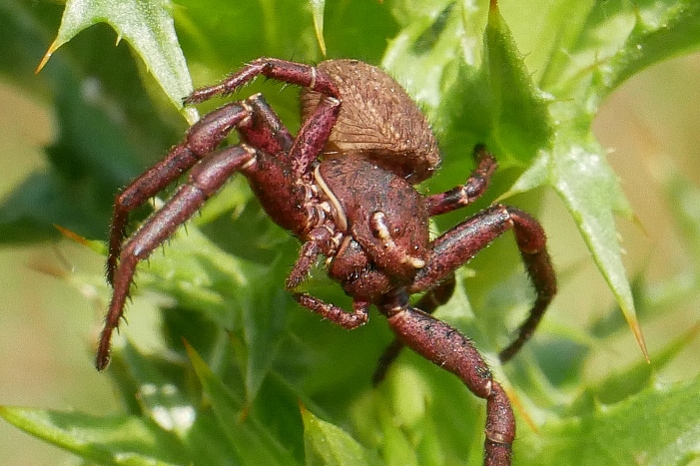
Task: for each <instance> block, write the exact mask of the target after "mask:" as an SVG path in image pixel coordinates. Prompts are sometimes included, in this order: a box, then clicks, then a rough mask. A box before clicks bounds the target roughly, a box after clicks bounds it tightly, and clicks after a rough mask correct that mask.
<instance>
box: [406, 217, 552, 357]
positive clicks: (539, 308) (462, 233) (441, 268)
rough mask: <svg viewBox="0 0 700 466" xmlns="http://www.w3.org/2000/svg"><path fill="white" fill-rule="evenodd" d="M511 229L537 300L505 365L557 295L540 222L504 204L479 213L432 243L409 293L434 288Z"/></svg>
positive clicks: (506, 353)
mask: <svg viewBox="0 0 700 466" xmlns="http://www.w3.org/2000/svg"><path fill="white" fill-rule="evenodd" d="M511 229H512V230H513V232H514V233H515V240H516V243H517V245H518V249H519V250H520V255H521V257H522V259H523V262H524V264H525V269H526V271H527V274H528V276H529V277H530V280H531V282H532V284H533V287H534V289H535V293H536V295H537V298H536V300H535V303H534V304H533V306H532V308H531V309H530V313H529V316H528V318H527V319H526V320H525V322H523V324H521V326H520V329H519V332H518V336H517V337H516V339H515V340H514V341H513V342H512V343H511V344H510V345H509V346H508V347H506V348H505V349H504V350H503V351H501V353H500V354H499V357H500V359H501V361H502V362H506V361H508V360H509V359H510V358H512V357H513V356H514V355H515V354H516V353H517V352H518V350H519V349H520V348H521V347H522V346H523V344H524V343H525V342H526V341H527V340H528V339H529V338H530V336H531V335H532V333H533V332H534V330H535V328H536V327H537V324H538V323H539V321H540V320H541V318H542V315H543V314H544V312H545V310H546V309H547V306H548V305H549V303H550V302H551V301H552V299H553V298H554V295H555V294H556V292H557V280H556V276H555V274H554V268H553V266H552V262H551V260H550V257H549V254H548V253H547V248H546V241H547V240H546V236H545V233H544V230H543V229H542V226H541V225H540V224H539V223H538V222H537V220H535V219H534V218H532V217H531V216H530V215H528V214H526V213H525V212H523V211H521V210H518V209H515V208H513V207H508V206H504V205H500V204H496V205H493V206H491V207H489V208H488V209H485V210H483V211H481V212H479V213H477V214H476V215H475V216H473V217H471V218H469V219H467V220H465V221H464V222H462V223H460V224H459V225H457V226H456V227H454V228H452V229H451V230H449V231H448V232H446V233H444V234H443V235H442V236H439V237H438V238H436V239H435V240H434V241H433V242H432V253H431V255H430V257H429V258H428V261H427V264H426V266H425V267H424V268H422V269H421V270H419V271H418V273H417V274H416V278H415V280H414V282H413V284H412V285H411V286H410V287H409V290H408V291H409V292H410V293H418V292H420V291H423V290H428V289H430V288H431V287H433V286H435V284H436V283H440V282H441V281H442V280H443V279H444V278H445V277H447V276H448V275H450V274H451V273H453V272H454V270H455V269H457V268H458V267H460V266H462V265H463V264H465V263H467V262H468V261H469V260H470V259H471V258H473V257H474V256H475V255H476V254H477V253H478V252H479V251H480V250H482V249H484V248H485V247H486V246H488V245H489V244H490V243H491V242H492V241H493V240H494V239H496V238H497V237H499V236H501V235H502V234H503V233H505V232H506V231H508V230H511Z"/></svg>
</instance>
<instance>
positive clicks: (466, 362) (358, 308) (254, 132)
mask: <svg viewBox="0 0 700 466" xmlns="http://www.w3.org/2000/svg"><path fill="white" fill-rule="evenodd" d="M258 75H263V76H265V77H267V78H271V79H275V80H278V81H282V82H285V83H288V84H293V85H297V86H300V87H302V93H301V107H302V125H301V128H300V130H299V131H298V133H297V135H296V136H292V135H291V134H290V132H289V131H288V130H287V129H286V128H285V127H284V125H283V124H282V123H281V121H280V119H279V118H278V117H277V115H276V114H275V112H274V111H273V110H272V109H271V108H270V107H269V106H268V104H267V103H266V102H265V99H264V98H263V96H262V95H260V94H256V95H253V96H251V97H249V98H247V99H245V100H241V101H238V102H233V103H229V104H226V105H224V106H222V107H220V108H218V109H217V110H214V111H212V112H211V113H209V114H207V115H205V116H204V117H203V118H202V119H201V120H200V121H199V122H197V123H195V124H194V125H193V126H192V127H191V128H190V129H189V130H188V131H187V134H186V136H185V138H184V140H183V141H182V142H181V143H180V144H178V145H176V146H174V147H173V148H172V149H171V150H170V152H169V153H168V155H167V156H166V157H165V158H164V159H163V160H161V161H160V162H158V163H157V164H156V165H155V166H153V167H152V168H150V169H149V170H148V171H146V172H145V173H144V174H142V175H141V176H139V177H138V178H136V180H134V181H133V182H132V183H131V184H130V185H129V186H127V187H126V188H125V189H124V190H123V191H122V192H121V193H119V194H118V195H117V197H116V202H115V207H114V216H113V219H112V225H111V229H110V240H109V257H108V261H107V279H108V281H109V283H110V284H111V285H112V286H113V288H114V292H113V296H112V300H111V303H110V306H109V311H108V314H107V318H106V323H105V327H104V330H103V331H102V334H101V337H100V341H99V349H98V352H97V359H96V365H97V368H98V369H99V370H103V369H105V367H106V366H107V364H108V363H109V358H110V340H111V335H112V332H113V331H114V329H115V328H117V325H118V324H119V321H120V318H121V317H122V313H123V310H124V303H125V300H126V298H127V297H128V295H129V288H130V285H131V282H132V279H133V275H134V272H135V269H136V266H137V264H138V263H139V262H140V261H142V260H144V259H146V258H147V257H148V256H149V254H150V253H151V252H152V251H153V250H154V249H156V248H157V247H158V246H159V245H161V244H162V243H163V242H164V241H165V240H166V239H167V238H168V237H169V236H171V235H172V234H173V232H174V231H175V230H176V229H177V228H178V227H179V226H180V225H182V224H183V223H184V222H185V221H187V219H189V218H190V217H191V216H192V215H193V214H194V213H195V212H197V210H198V209H199V208H200V207H201V206H202V205H203V204H204V203H205V202H206V201H207V199H209V198H210V197H211V196H212V195H214V194H215V193H216V192H217V191H218V190H219V189H220V188H221V187H222V186H223V185H224V183H226V181H227V180H228V179H229V178H231V177H232V176H233V175H235V174H236V173H241V174H242V175H243V176H245V177H246V178H247V179H248V182H249V183H250V186H251V188H252V190H253V192H254V193H255V195H256V196H257V198H258V199H259V201H260V203H261V205H262V206H263V208H264V209H265V211H266V212H267V214H268V215H269V217H270V218H271V219H272V220H273V221H274V222H275V223H277V224H278V225H280V226H281V227H283V228H285V229H286V230H289V231H290V232H291V233H292V234H293V235H294V236H296V237H297V238H298V239H299V240H300V241H301V243H302V247H301V251H300V253H299V258H298V260H297V262H296V264H295V265H294V267H293V268H292V270H291V272H290V274H289V276H288V278H287V281H286V284H285V286H286V288H287V290H289V291H290V292H292V293H294V297H295V299H296V300H297V301H298V302H299V304H301V305H302V306H303V307H306V308H308V309H310V310H311V311H313V312H315V313H317V314H319V315H320V316H322V317H323V318H325V319H327V320H329V321H331V322H333V323H335V324H337V325H340V326H341V327H343V328H346V329H353V328H356V327H358V326H360V325H363V324H364V323H365V322H367V318H368V310H369V307H370V305H375V306H376V307H377V308H378V309H379V312H381V313H382V314H384V315H385V316H386V317H387V319H388V322H389V326H390V327H391V329H392V330H393V332H394V333H395V334H396V337H397V340H396V341H395V342H394V344H392V346H391V347H390V348H389V349H388V350H387V352H386V353H385V354H384V356H383V357H382V358H381V361H380V366H379V368H378V370H377V373H376V374H375V381H379V380H381V378H383V376H384V373H385V372H386V370H387V367H388V366H389V363H390V362H391V360H392V359H393V358H395V357H396V355H397V354H398V351H399V350H400V349H401V348H402V347H403V346H404V345H406V346H408V347H409V348H411V349H412V350H414V351H416V352H417V353H419V354H420V355H422V356H423V357H425V358H426V359H428V360H429V361H432V362H433V363H435V364H437V365H438V366H440V367H442V368H444V369H446V370H448V371H450V372H452V373H454V374H455V375H457V377H459V378H460V379H461V380H462V381H463V382H464V384H465V385H466V386H467V388H468V389H469V390H470V391H471V392H472V393H474V394H475V395H476V396H478V397H480V398H485V399H486V401H487V420H486V439H485V444H484V449H485V459H484V464H487V465H510V464H511V445H512V442H513V439H514V437H515V419H514V416H513V411H512V408H511V404H510V401H509V400H508V397H507V395H506V393H505V391H504V390H503V388H502V387H501V385H499V383H498V382H496V381H495V380H494V379H493V377H492V375H491V371H490V370H489V368H488V366H487V365H486V363H485V362H484V360H483V358H482V357H481V355H480V354H479V352H478V351H477V349H476V348H475V347H474V345H473V343H472V342H471V340H469V339H468V338H467V337H465V336H464V335H462V334H461V333H460V332H459V331H457V330H456V329H454V328H453V327H451V326H450V325H448V324H446V323H444V322H442V321H440V320H438V319H436V318H434V317H432V316H431V315H430V313H431V312H432V311H434V310H435V309H436V308H437V307H438V306H439V305H441V304H443V303H445V302H447V300H448V299H449V298H450V296H451V294H452V290H453V288H454V272H455V270H456V269H457V268H459V267H460V266H462V265H463V264H465V263H466V262H468V261H469V260H470V259H471V258H472V257H473V256H474V255H475V254H477V253H478V252H479V251H480V250H481V249H483V248H484V247H486V246H487V245H488V244H489V243H491V242H492V241H493V240H494V239H495V238H497V237H498V236H500V235H501V234H503V233H504V232H505V231H507V230H513V232H514V233H515V239H516V242H517V245H518V248H519V250H520V253H521V256H522V259H523V262H524V263H525V268H526V270H527V273H528V275H529V277H530V279H531V281H532V284H533V286H534V288H535V291H536V295H537V297H536V301H535V303H534V305H533V307H532V309H531V311H530V314H529V316H528V318H527V319H526V320H525V322H524V323H523V324H522V325H521V327H520V330H519V334H518V336H517V337H516V339H515V340H514V341H513V342H512V343H511V344H510V345H509V346H508V347H507V348H506V349H504V350H503V351H502V352H501V353H500V359H501V361H503V362H505V361H507V360H509V359H510V358H511V357H513V356H514V355H515V354H516V353H517V352H518V350H519V349H520V348H521V346H522V345H523V343H525V342H526V341H527V340H528V339H529V338H530V336H531V334H532V332H533V331H534V330H535V327H536V326H537V324H538V322H539V321H540V318H541V317H542V315H543V313H544V311H545V309H546V308H547V306H548V304H549V303H550V301H551V300H552V298H553V296H554V294H555V293H556V278H555V275H554V271H553V268H552V264H551V261H550V258H549V255H548V254H547V250H546V246H545V242H546V239H545V234H544V231H543V230H542V227H541V226H540V225H539V223H538V222H537V221H536V220H535V219H533V218H532V217H531V216H530V215H528V214H526V213H525V212H522V211H520V210H518V209H515V208H512V207H508V206H504V205H501V204H496V205H492V206H491V207H489V208H487V209H485V210H482V211H481V212H479V213H477V214H476V215H474V216H472V217H470V218H468V219H466V220H465V221H463V222H462V223H460V224H458V225H457V226H455V227H454V228H452V229H451V230H449V231H447V232H446V233H444V234H442V235H440V236H438V237H437V238H435V239H433V240H431V239H430V237H429V228H428V220H429V218H430V217H432V216H435V215H440V214H443V213H446V212H450V211H453V210H455V209H458V208H461V207H464V206H467V205H469V204H471V203H472V202H473V201H474V200H475V199H477V198H478V197H479V196H481V195H482V194H483V193H484V191H485V190H486V188H487V187H488V184H489V181H490V178H491V176H492V174H493V172H494V170H495V169H496V162H495V160H494V158H493V156H492V155H491V154H490V153H489V152H488V151H487V150H486V148H485V147H484V146H477V147H476V149H475V150H474V156H475V159H476V163H477V166H476V168H475V169H474V171H473V172H472V173H471V174H470V176H469V177H468V178H467V180H466V182H465V183H464V184H463V185H461V186H458V187H456V188H454V189H451V190H449V191H446V192H444V193H439V194H433V195H429V196H424V195H422V194H420V193H419V192H418V191H417V190H416V189H415V188H414V186H413V185H414V184H416V183H419V182H421V181H424V180H426V179H427V178H429V177H430V176H431V175H432V174H433V173H434V171H435V169H436V167H437V166H438V164H439V162H440V153H439V150H438V146H437V143H436V140H435V137H434V135H433V133H432V132H431V130H430V127H429V125H428V123H427V121H426V119H425V117H424V116H423V115H422V113H421V112H420V110H419V109H418V107H417V106H416V105H415V103H414V102H413V101H412V100H411V99H410V98H409V96H408V95H407V94H406V92H405V91H404V90H403V89H402V88H401V87H400V86H399V85H398V84H397V83H396V82H395V81H394V80H393V79H392V78H390V77H389V76H388V75H387V74H386V73H384V72H383V71H381V70H380V69H378V68H376V67H374V66H371V65H368V64H366V63H363V62H361V61H357V60H328V61H324V62H321V63H319V64H318V65H316V66H310V65H305V64H299V63H294V62H289V61H284V60H278V59H272V58H260V59H258V60H255V61H253V62H250V63H248V64H247V65H246V66H245V67H243V68H242V69H241V70H240V71H238V72H235V73H233V74H232V75H230V76H229V77H228V78H226V79H225V80H223V81H222V82H221V83H219V84H216V85H214V86H211V87H205V88H202V89H198V90H196V91H194V92H193V93H192V94H191V95H190V96H189V97H187V99H186V100H185V103H186V104H195V103H199V102H203V101H205V100H208V99H210V98H212V97H214V96H217V95H226V94H230V93H232V92H234V91H236V90H237V89H238V88H240V87H241V86H242V85H244V84H246V83H248V82H249V81H251V80H252V79H254V78H255V77H256V76H258ZM233 130H236V131H237V132H238V134H239V137H240V143H239V144H236V145H231V146H228V147H222V148H220V147H219V146H220V145H221V143H222V141H223V140H224V139H225V138H226V136H227V135H228V134H229V133H230V132H231V131H233ZM186 171H189V174H188V181H187V182H186V183H185V184H183V185H182V186H180V187H179V189H178V190H177V191H176V192H175V194H174V195H173V196H172V197H171V198H170V199H169V200H168V201H167V202H166V203H165V205H164V206H163V207H162V208H161V209H159V210H158V211H156V212H154V213H153V214H152V215H151V216H150V217H149V218H148V219H147V220H146V221H145V222H144V223H143V225H141V227H140V228H139V229H138V230H137V231H136V232H135V233H134V234H133V235H131V236H130V237H129V238H128V239H127V241H125V242H124V244H122V243H123V240H124V236H125V231H126V226H127V223H128V217H129V212H131V211H132V210H133V209H135V208H137V207H139V206H141V205H142V204H144V203H145V202H146V201H147V200H148V199H150V198H151V197H153V196H155V195H156V194H157V193H159V192H160V191H161V190H163V189H164V188H165V187H166V186H167V185H169V184H170V183H171V182H173V181H175V180H176V179H178V178H179V177H180V176H181V175H182V174H183V173H184V172H186ZM320 256H323V257H325V258H326V269H327V273H328V275H329V277H330V278H332V279H333V280H335V281H337V282H338V283H340V285H341V286H342V287H343V290H344V291H345V293H347V294H348V295H349V296H350V297H351V298H352V299H353V306H352V311H351V312H346V311H345V310H343V309H340V308H339V307H337V306H335V305H333V304H330V303H327V302H324V301H321V300H320V299H318V298H316V297H314V296H311V295H309V294H307V293H295V292H294V290H295V289H296V288H297V287H298V286H299V285H300V284H301V282H302V281H303V280H304V279H305V278H306V277H307V275H308V273H309V271H310V269H311V268H312V267H313V266H314V265H315V263H316V262H317V260H318V259H319V257H320ZM421 292H422V293H424V296H423V297H422V298H421V299H420V300H419V301H418V303H417V304H416V306H411V305H410V304H409V296H410V295H412V294H414V293H421Z"/></svg>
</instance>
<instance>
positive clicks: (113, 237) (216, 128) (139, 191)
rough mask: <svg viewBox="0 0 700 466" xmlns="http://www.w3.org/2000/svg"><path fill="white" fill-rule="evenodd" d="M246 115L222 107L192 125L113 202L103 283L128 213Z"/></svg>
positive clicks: (234, 107) (111, 272) (234, 105)
mask: <svg viewBox="0 0 700 466" xmlns="http://www.w3.org/2000/svg"><path fill="white" fill-rule="evenodd" d="M248 116H249V112H248V111H247V110H246V109H244V108H243V107H242V106H241V105H239V104H237V103H232V104H228V105H225V106H223V107H221V108H219V109H218V110H214V111H213V112H211V113H209V114H208V115H206V116H205V117H204V118H202V119H201V120H200V121H198V122H197V123H195V124H194V125H192V127H190V129H189V130H188V131H187V135H186V136H185V138H184V140H183V141H182V142H181V143H180V144H178V145H177V146H175V147H173V148H172V149H171V150H170V152H168V155H167V156H166V157H165V158H164V159H163V160H161V161H160V162H158V163H156V164H155V165H154V166H153V167H151V168H150V169H149V170H148V171H146V172H145V173H144V174H142V175H141V176H139V177H138V178H136V179H135V180H134V181H133V182H132V183H131V184H130V185H129V186H127V187H126V188H124V189H123V190H122V191H121V192H120V193H119V194H118V195H117V197H116V199H115V201H114V214H113V216H112V225H111V227H110V237H109V256H108V257H107V281H108V282H109V283H110V284H114V273H115V271H116V268H117V262H118V260H119V256H120V253H121V246H122V241H123V240H124V235H125V232H126V225H127V223H128V221H129V212H131V211H132V210H134V209H136V208H138V207H140V206H141V205H143V204H144V203H145V202H146V201H148V200H149V199H150V198H152V197H153V196H155V195H156V194H158V193H159V192H160V191H162V190H163V189H164V188H165V187H166V186H168V185H169V184H170V183H172V182H173V181H175V180H176V179H178V178H179V177H180V176H181V175H182V174H183V173H184V172H186V171H187V170H189V169H190V168H192V166H194V164H195V163H197V161H199V160H200V159H201V158H202V156H203V155H204V154H208V153H209V152H211V151H213V150H214V149H216V148H217V147H218V146H219V144H221V141H223V139H224V138H225V137H226V136H227V135H228V134H229V133H230V132H231V130H232V129H233V128H234V127H236V126H237V125H239V124H240V123H241V122H242V121H243V120H244V119H245V118H247V117H248Z"/></svg>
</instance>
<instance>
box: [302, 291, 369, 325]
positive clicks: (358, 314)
mask: <svg viewBox="0 0 700 466" xmlns="http://www.w3.org/2000/svg"><path fill="white" fill-rule="evenodd" d="M293 296H294V299H296V300H297V302H298V303H299V304H301V305H302V306H304V307H305V308H307V309H309V310H311V311H313V312H315V313H316V314H318V315H320V316H321V317H323V318H324V319H326V320H329V321H330V322H332V323H334V324H336V325H339V326H341V327H343V328H344V329H346V330H353V329H356V328H357V327H360V326H362V325H364V324H366V323H367V320H368V319H369V305H370V303H369V301H363V300H359V299H353V301H352V312H346V311H345V310H344V309H342V308H340V307H338V306H335V305H333V304H329V303H326V302H324V301H321V300H320V299H318V298H315V297H313V296H311V295H308V294H306V293H294V295H293Z"/></svg>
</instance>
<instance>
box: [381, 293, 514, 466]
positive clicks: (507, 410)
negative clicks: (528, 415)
mask: <svg viewBox="0 0 700 466" xmlns="http://www.w3.org/2000/svg"><path fill="white" fill-rule="evenodd" d="M380 311H381V312H382V313H383V314H384V315H386V316H387V319H388V321H389V326H390V327H391V329H392V330H393V331H394V333H395V334H396V335H397V337H398V338H399V339H400V340H401V341H402V342H403V343H404V344H405V345H406V346H408V347H409V348H411V349H412V350H413V351H415V352H417V353H418V354H420V355H421V356H423V357H425V358H426V359H428V360H429V361H431V362H433V363H434V364H436V365H438V366H439V367H441V368H443V369H446V370H447V371H449V372H451V373H453V374H455V375H456V376H457V377H459V378H460V379H461V380H462V382H464V384H465V385H466V386H467V388H468V389H469V390H470V391H471V392H472V393H474V394H475V395H476V396H478V397H479V398H485V399H486V429H485V433H486V439H485V441H484V451H485V455H484V465H486V466H505V465H510V464H511V456H512V455H511V445H512V443H513V439H514V438H515V417H514V415H513V410H512V408H511V405H510V401H509V400H508V396H507V395H506V393H505V391H504V390H503V388H502V387H501V386H500V385H499V384H498V382H496V381H495V380H493V377H492V375H491V370H490V369H489V367H488V366H487V365H486V363H485V362H484V360H483V358H482V357H481V355H480V354H479V352H478V351H477V350H476V348H475V347H474V345H473V344H472V342H471V340H470V339H469V338H467V337H465V336H464V335H462V334H461V333H460V332H459V331H458V330H457V329H455V328H453V327H451V326H450V325H448V324H446V323H445V322H442V321H440V320H438V319H435V318H434V317H432V316H430V315H429V314H427V313H425V312H422V311H420V310H418V309H414V308H412V307H411V306H409V305H408V298H407V296H406V295H405V293H401V294H399V295H397V296H395V297H394V298H393V299H390V300H388V301H387V302H386V303H383V304H382V305H381V306H380Z"/></svg>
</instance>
